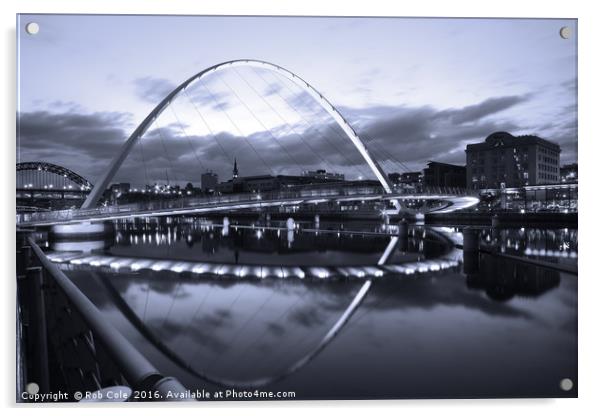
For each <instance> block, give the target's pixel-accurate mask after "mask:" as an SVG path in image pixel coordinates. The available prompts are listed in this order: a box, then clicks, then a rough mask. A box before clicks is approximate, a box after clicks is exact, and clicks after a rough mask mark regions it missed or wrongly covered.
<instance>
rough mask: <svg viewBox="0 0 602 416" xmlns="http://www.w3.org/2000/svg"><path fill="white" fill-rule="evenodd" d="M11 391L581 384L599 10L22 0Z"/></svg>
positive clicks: (561, 393) (308, 393) (464, 393)
mask: <svg viewBox="0 0 602 416" xmlns="http://www.w3.org/2000/svg"><path fill="white" fill-rule="evenodd" d="M17 32H18V81H19V84H18V115H17V121H18V131H17V141H18V146H17V164H16V170H17V172H16V175H17V176H16V177H17V180H16V198H17V243H18V244H17V257H16V262H17V282H18V299H19V302H18V306H19V308H18V313H17V318H18V325H17V333H16V336H17V346H18V348H17V357H16V364H17V374H18V378H17V396H18V397H17V400H18V401H22V402H41V401H55V400H57V401H82V402H86V401H99V400H116V401H124V400H132V401H144V400H200V401H214V400H295V399H297V400H302V399H411V398H496V397H502V398H506V397H576V396H577V386H578V384H577V257H578V231H577V206H578V205H577V201H578V166H577V122H576V121H577V101H576V86H577V72H576V62H577V49H576V48H577V22H576V20H570V19H566V20H562V19H442V18H436V19H429V18H362V17H357V18H339V17H267V16H266V17H236V16H220V17H218V16H108V15H107V16H99V15H29V14H28V15H20V16H18V19H17Z"/></svg>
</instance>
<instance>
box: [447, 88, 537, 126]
mask: <svg viewBox="0 0 602 416" xmlns="http://www.w3.org/2000/svg"><path fill="white" fill-rule="evenodd" d="M528 99H529V96H528V95H510V96H505V97H495V98H489V99H487V100H485V101H483V102H480V103H478V104H474V105H469V106H466V107H463V108H460V109H450V110H445V111H442V112H440V113H439V117H449V118H450V119H451V121H452V123H453V124H464V123H469V122H475V121H479V120H481V119H482V118H485V117H487V116H490V115H492V114H496V113H499V112H501V111H504V110H507V109H509V108H510V107H514V106H515V105H517V104H520V103H523V102H525V101H527V100H528Z"/></svg>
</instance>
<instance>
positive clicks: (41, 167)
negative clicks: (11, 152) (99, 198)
mask: <svg viewBox="0 0 602 416" xmlns="http://www.w3.org/2000/svg"><path fill="white" fill-rule="evenodd" d="M26 171H35V172H41V173H43V172H49V173H52V174H54V175H57V176H59V177H63V178H65V179H66V180H69V181H71V182H73V183H74V184H76V185H77V186H79V187H80V189H83V190H89V189H91V188H92V184H91V183H90V182H89V181H88V180H87V179H86V178H84V177H83V176H81V175H78V174H77V173H75V172H73V171H72V170H71V169H68V168H65V167H63V166H59V165H55V164H53V163H48V162H21V163H17V172H26Z"/></svg>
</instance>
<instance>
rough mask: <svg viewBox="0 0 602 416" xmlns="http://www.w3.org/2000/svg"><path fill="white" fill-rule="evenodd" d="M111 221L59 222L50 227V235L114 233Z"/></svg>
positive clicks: (74, 236)
mask: <svg viewBox="0 0 602 416" xmlns="http://www.w3.org/2000/svg"><path fill="white" fill-rule="evenodd" d="M113 231H114V230H113V223H111V222H90V221H86V222H81V223H76V224H57V225H53V226H52V227H51V228H50V235H51V236H52V237H58V238H81V237H90V236H103V235H107V234H112V233H113Z"/></svg>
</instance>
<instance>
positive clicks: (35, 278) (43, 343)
mask: <svg viewBox="0 0 602 416" xmlns="http://www.w3.org/2000/svg"><path fill="white" fill-rule="evenodd" d="M25 282H26V285H27V291H26V292H27V297H28V298H29V322H28V323H29V331H28V335H29V342H28V343H29V345H32V346H33V348H34V351H33V364H32V366H31V375H30V376H28V381H34V382H36V383H37V384H38V385H39V387H40V392H41V393H47V392H48V391H49V390H50V387H49V374H48V337H47V329H46V309H45V304H44V285H43V271H42V268H41V267H29V268H28V269H27V271H26V275H25Z"/></svg>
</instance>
